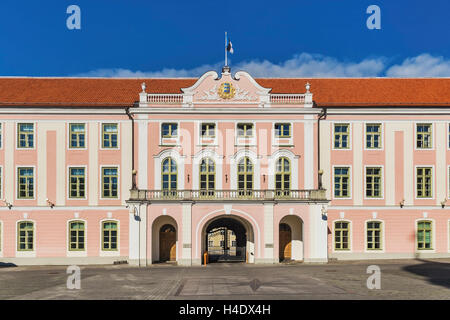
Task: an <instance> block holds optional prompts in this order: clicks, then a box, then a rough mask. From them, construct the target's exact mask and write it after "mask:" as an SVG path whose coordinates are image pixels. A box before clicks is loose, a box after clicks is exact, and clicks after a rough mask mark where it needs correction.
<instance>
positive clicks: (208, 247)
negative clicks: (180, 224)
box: [201, 215, 255, 263]
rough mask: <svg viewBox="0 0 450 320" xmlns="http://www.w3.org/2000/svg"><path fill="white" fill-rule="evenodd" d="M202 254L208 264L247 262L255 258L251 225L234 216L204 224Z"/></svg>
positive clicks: (222, 216)
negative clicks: (205, 255) (206, 257)
mask: <svg viewBox="0 0 450 320" xmlns="http://www.w3.org/2000/svg"><path fill="white" fill-rule="evenodd" d="M201 249H202V250H201V252H202V263H203V253H205V252H208V256H209V259H208V260H209V262H210V263H214V262H247V263H253V262H254V258H255V252H254V251H255V240H254V232H253V227H252V226H251V224H250V223H249V222H248V221H247V220H245V219H243V218H241V217H239V216H235V215H221V216H218V217H215V218H212V219H211V220H209V221H208V222H207V223H205V225H204V227H203V229H202V244H201Z"/></svg>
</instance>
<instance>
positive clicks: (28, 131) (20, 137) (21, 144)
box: [17, 123, 34, 148]
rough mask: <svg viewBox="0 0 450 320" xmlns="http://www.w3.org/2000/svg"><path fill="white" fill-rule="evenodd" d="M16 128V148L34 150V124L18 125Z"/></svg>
mask: <svg viewBox="0 0 450 320" xmlns="http://www.w3.org/2000/svg"><path fill="white" fill-rule="evenodd" d="M17 126H18V130H17V147H18V148H34V124H33V123H19V124H18V125H17Z"/></svg>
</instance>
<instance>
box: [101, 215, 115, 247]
mask: <svg viewBox="0 0 450 320" xmlns="http://www.w3.org/2000/svg"><path fill="white" fill-rule="evenodd" d="M117 229H118V228H117V222H115V221H103V222H102V250H103V251H117V248H118V245H117Z"/></svg>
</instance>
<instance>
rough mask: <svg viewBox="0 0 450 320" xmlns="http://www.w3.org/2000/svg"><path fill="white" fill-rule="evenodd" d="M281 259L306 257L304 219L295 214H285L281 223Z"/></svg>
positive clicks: (279, 236)
mask: <svg viewBox="0 0 450 320" xmlns="http://www.w3.org/2000/svg"><path fill="white" fill-rule="evenodd" d="M278 238H279V239H278V243H279V252H278V255H279V258H280V261H286V260H295V261H302V260H303V257H304V254H303V252H304V243H303V220H302V219H301V218H300V217H298V216H295V215H289V216H285V217H283V218H282V219H281V220H280V223H279V234H278Z"/></svg>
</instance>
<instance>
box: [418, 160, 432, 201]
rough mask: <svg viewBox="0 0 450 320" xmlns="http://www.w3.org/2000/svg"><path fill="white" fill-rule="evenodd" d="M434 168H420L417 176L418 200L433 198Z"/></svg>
mask: <svg viewBox="0 0 450 320" xmlns="http://www.w3.org/2000/svg"><path fill="white" fill-rule="evenodd" d="M432 170H433V168H431V167H418V168H417V176H416V180H417V181H416V182H417V183H416V185H417V198H431V197H432V187H431V184H432V179H433V171H432Z"/></svg>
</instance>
